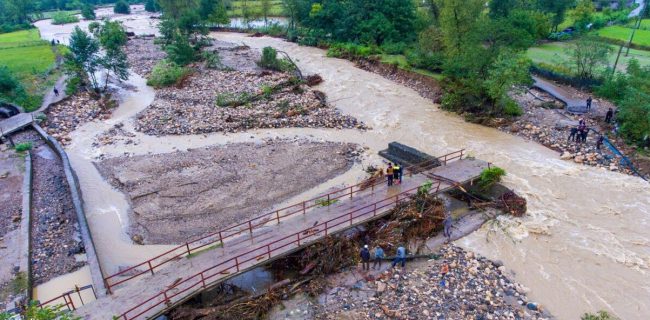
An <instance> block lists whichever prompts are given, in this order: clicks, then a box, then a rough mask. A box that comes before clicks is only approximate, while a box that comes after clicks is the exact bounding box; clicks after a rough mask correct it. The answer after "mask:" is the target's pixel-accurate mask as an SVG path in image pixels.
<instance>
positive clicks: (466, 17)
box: [440, 0, 484, 56]
mask: <svg viewBox="0 0 650 320" xmlns="http://www.w3.org/2000/svg"><path fill="white" fill-rule="evenodd" d="M483 4H484V1H482V0H467V1H459V0H442V9H441V11H440V27H441V30H442V35H443V42H444V44H445V48H446V50H445V51H446V54H447V55H448V56H454V55H456V54H459V53H462V52H463V51H465V50H468V49H469V50H471V48H470V47H472V46H475V45H476V44H477V41H478V38H477V30H478V28H477V26H478V25H479V22H480V16H481V12H482V11H483Z"/></svg>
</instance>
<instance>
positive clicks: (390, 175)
mask: <svg viewBox="0 0 650 320" xmlns="http://www.w3.org/2000/svg"><path fill="white" fill-rule="evenodd" d="M394 170H395V169H393V164H392V163H390V162H389V163H388V168H386V178H387V179H388V186H389V187H390V186H392V185H393V173H394V172H393V171H394Z"/></svg>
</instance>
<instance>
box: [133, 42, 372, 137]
mask: <svg viewBox="0 0 650 320" xmlns="http://www.w3.org/2000/svg"><path fill="white" fill-rule="evenodd" d="M205 51H206V54H207V53H208V52H212V53H213V54H215V55H213V56H216V57H218V58H217V59H216V60H217V64H218V67H217V68H210V67H208V65H207V63H206V62H196V63H193V64H191V65H189V66H188V67H189V68H192V69H193V70H194V72H193V73H192V74H191V75H189V76H188V77H187V78H186V79H184V81H182V82H181V85H180V86H179V87H166V88H160V89H158V90H156V98H155V100H154V102H153V103H152V104H151V106H149V107H148V108H147V109H146V110H144V111H142V112H140V113H139V114H138V116H137V120H136V126H135V128H136V130H138V131H140V132H144V133H146V134H149V135H156V136H160V135H169V134H174V135H183V134H205V133H212V132H240V131H245V130H249V129H259V128H287V127H298V128H337V129H343V128H358V129H365V128H366V127H365V125H364V124H363V123H361V122H359V121H358V120H357V119H355V118H353V117H351V116H347V115H343V114H341V113H340V112H339V111H338V110H337V109H336V108H335V107H333V106H332V105H330V104H328V103H327V98H326V96H325V94H323V93H322V92H320V91H317V90H313V89H312V88H311V87H310V86H314V85H317V84H319V83H320V82H322V81H323V79H322V78H321V77H320V76H319V75H311V76H308V77H307V79H306V81H304V82H303V81H297V80H296V78H295V77H294V76H293V75H292V74H290V73H283V72H276V71H270V70H262V69H260V67H259V66H257V61H258V60H259V59H260V53H259V52H258V51H256V50H252V49H251V48H250V47H248V46H241V45H237V44H233V43H227V42H223V41H218V40H215V41H212V42H211V44H210V46H209V47H207V48H205ZM127 55H128V57H129V61H130V62H131V65H132V68H133V69H134V71H135V72H136V73H138V74H140V75H143V76H147V75H148V74H149V73H150V72H151V70H152V68H153V66H154V65H155V63H157V62H158V61H160V60H161V59H163V58H164V57H165V53H164V52H162V51H161V50H160V48H159V47H158V46H157V45H155V44H154V41H153V39H151V38H136V39H132V40H130V41H129V43H128V45H127Z"/></svg>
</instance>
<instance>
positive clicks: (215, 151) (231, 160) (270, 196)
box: [96, 139, 361, 244]
mask: <svg viewBox="0 0 650 320" xmlns="http://www.w3.org/2000/svg"><path fill="white" fill-rule="evenodd" d="M360 152H361V151H360V150H359V149H358V147H357V146H356V145H353V144H344V143H331V142H311V141H306V140H277V139H269V140H266V141H263V142H259V143H237V144H229V145H226V146H215V147H209V148H201V149H191V150H189V151H186V152H175V153H169V154H157V155H144V156H134V157H118V158H110V159H106V160H103V161H101V162H99V163H96V166H97V168H98V169H99V171H100V173H101V174H102V175H103V176H104V177H105V178H106V179H107V180H108V181H109V182H111V184H112V185H113V186H115V187H116V188H118V189H119V190H121V191H122V192H124V193H125V194H126V196H127V198H128V199H129V201H130V203H131V208H132V210H131V214H130V222H131V224H132V225H131V227H130V232H129V233H130V234H131V236H132V238H133V240H134V241H135V242H137V243H147V244H175V243H182V242H184V241H186V240H187V239H192V238H196V237H197V236H200V235H204V234H207V233H209V232H211V231H214V230H219V229H221V228H224V227H227V226H230V225H233V224H236V223H239V222H242V221H245V220H247V219H249V218H251V217H254V216H258V215H261V214H263V213H266V212H267V210H269V209H270V207H271V206H273V205H276V204H278V203H281V202H282V201H285V200H287V199H289V198H290V197H292V196H294V195H296V194H299V193H301V192H304V191H305V190H308V189H309V188H312V187H315V186H317V185H319V184H321V183H322V182H323V181H326V180H328V179H331V178H333V177H335V176H337V175H339V174H342V173H344V172H346V171H347V170H349V169H350V168H351V166H352V164H353V163H354V161H355V159H357V157H358V156H359V154H360Z"/></svg>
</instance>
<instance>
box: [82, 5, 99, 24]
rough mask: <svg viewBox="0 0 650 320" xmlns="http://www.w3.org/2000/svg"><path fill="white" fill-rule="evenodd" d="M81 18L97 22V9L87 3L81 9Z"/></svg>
mask: <svg viewBox="0 0 650 320" xmlns="http://www.w3.org/2000/svg"><path fill="white" fill-rule="evenodd" d="M81 16H82V17H83V18H84V19H86V20H95V18H96V17H95V7H94V6H93V5H92V4H89V3H86V4H84V5H83V6H82V7H81Z"/></svg>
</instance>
